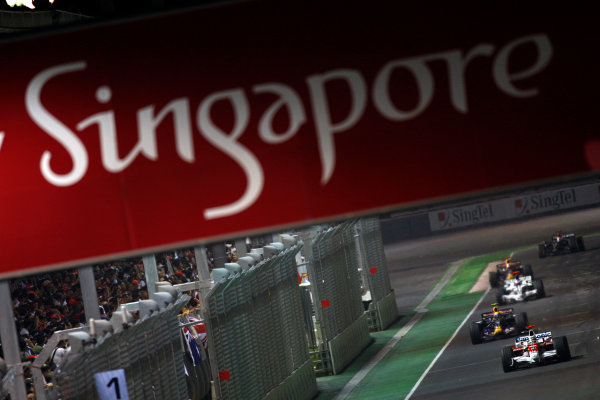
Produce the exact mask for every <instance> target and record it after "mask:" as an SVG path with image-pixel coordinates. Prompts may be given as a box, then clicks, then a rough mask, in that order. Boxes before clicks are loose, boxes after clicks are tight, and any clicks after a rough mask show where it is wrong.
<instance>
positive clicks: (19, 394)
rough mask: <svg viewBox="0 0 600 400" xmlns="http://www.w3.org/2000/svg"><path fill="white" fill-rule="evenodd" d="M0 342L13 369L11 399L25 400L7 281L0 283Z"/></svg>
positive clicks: (23, 379)
mask: <svg viewBox="0 0 600 400" xmlns="http://www.w3.org/2000/svg"><path fill="white" fill-rule="evenodd" d="M0 341H2V350H3V351H4V360H5V361H6V364H7V366H8V367H9V368H11V367H12V368H14V369H15V372H16V373H15V380H14V384H13V385H12V387H11V398H13V399H19V400H20V399H26V398H27V390H26V388H25V378H24V376H23V366H22V365H21V355H20V354H21V353H20V351H19V337H18V336H17V328H16V327H15V316H14V313H13V308H12V298H11V295H10V288H9V286H8V282H7V281H0Z"/></svg>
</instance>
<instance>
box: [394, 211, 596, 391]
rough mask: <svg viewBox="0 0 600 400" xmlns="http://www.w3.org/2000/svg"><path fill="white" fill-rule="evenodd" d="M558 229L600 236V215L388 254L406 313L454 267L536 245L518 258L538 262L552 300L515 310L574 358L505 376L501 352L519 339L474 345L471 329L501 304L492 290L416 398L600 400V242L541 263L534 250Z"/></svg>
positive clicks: (471, 234) (476, 233)
mask: <svg viewBox="0 0 600 400" xmlns="http://www.w3.org/2000/svg"><path fill="white" fill-rule="evenodd" d="M555 229H562V230H563V232H564V233H569V232H571V231H573V232H575V233H577V234H587V235H589V234H591V233H594V232H600V211H599V210H597V209H595V210H585V211H580V212H577V213H571V214H564V215H560V216H553V217H547V218H542V219H536V220H530V221H526V222H521V223H516V224H507V225H502V226H499V227H492V228H484V229H478V230H473V231H465V232H460V233H456V234H448V235H442V236H438V237H434V238H430V239H426V240H422V241H415V242H412V243H402V244H399V245H398V246H397V247H393V246H392V247H391V248H388V249H386V251H387V253H388V264H389V265H391V266H392V268H391V272H390V275H391V277H392V285H393V287H394V288H395V290H396V294H397V298H398V303H399V309H400V312H401V313H402V311H403V310H407V309H409V308H411V307H414V306H415V305H416V304H417V303H418V301H419V300H420V299H422V297H423V296H424V295H425V294H426V293H427V290H428V289H430V288H431V287H432V285H433V284H434V283H435V281H436V280H437V279H439V277H440V275H441V274H442V273H443V271H444V270H445V269H446V268H447V265H448V264H449V263H450V262H452V261H455V260H457V259H459V258H464V257H470V256H475V255H479V254H483V253H490V252H496V251H500V250H509V249H511V248H512V249H518V248H523V247H524V246H532V247H529V248H526V249H524V250H520V251H517V252H516V253H515V254H514V256H513V258H515V259H519V260H521V261H522V262H523V263H525V264H532V266H533V272H534V275H535V279H542V280H543V281H544V286H545V289H546V295H547V297H546V298H543V299H539V300H532V301H529V302H525V303H516V304H514V305H512V306H513V307H514V308H515V312H523V311H525V312H527V314H528V316H529V321H530V323H533V324H535V325H536V326H537V327H538V328H540V329H542V330H544V331H552V334H553V336H561V335H565V336H567V338H568V341H569V345H570V349H571V354H572V356H573V358H572V360H570V361H568V362H564V363H555V364H550V365H545V366H541V367H534V368H528V369H520V370H517V371H513V372H510V373H504V372H503V371H502V365H501V361H500V351H501V348H502V347H503V346H505V345H508V344H511V343H514V339H504V340H498V341H493V342H489V343H484V344H480V345H472V344H471V341H470V337H469V331H468V325H469V324H468V322H470V321H473V320H476V319H477V317H478V316H479V315H480V313H481V312H484V311H488V310H489V309H490V304H491V303H493V302H495V290H494V289H492V290H491V291H490V292H489V293H488V294H487V295H486V297H485V298H484V299H483V301H482V302H481V304H480V306H479V308H478V309H477V310H476V311H475V312H474V313H473V315H471V317H470V318H469V320H468V322H467V323H466V324H465V325H464V326H463V327H462V328H461V329H460V331H459V332H458V334H457V335H456V337H455V338H454V340H453V341H452V342H451V343H450V344H449V346H448V347H447V348H446V350H445V351H444V352H443V354H442V355H441V357H440V358H439V359H438V360H437V362H436V363H435V364H434V365H433V367H432V368H431V369H430V371H429V373H428V374H427V375H426V376H425V378H424V379H423V381H422V382H421V384H420V385H419V387H418V388H417V390H416V391H415V392H414V393H413V395H412V397H411V399H482V398H487V399H499V398H511V399H564V398H573V399H598V398H600V236H599V235H591V236H586V238H585V241H586V248H587V250H586V251H585V252H579V253H574V254H568V253H567V254H564V255H561V256H554V257H548V258H545V259H539V258H538V256H537V247H533V246H534V245H535V244H536V243H537V242H538V241H540V240H542V239H544V238H546V237H548V238H549V237H550V235H551V233H552V231H553V230H555ZM400 247H402V250H401V249H400ZM425 249H429V251H425ZM400 258H402V259H400ZM402 294H404V296H403V295H402Z"/></svg>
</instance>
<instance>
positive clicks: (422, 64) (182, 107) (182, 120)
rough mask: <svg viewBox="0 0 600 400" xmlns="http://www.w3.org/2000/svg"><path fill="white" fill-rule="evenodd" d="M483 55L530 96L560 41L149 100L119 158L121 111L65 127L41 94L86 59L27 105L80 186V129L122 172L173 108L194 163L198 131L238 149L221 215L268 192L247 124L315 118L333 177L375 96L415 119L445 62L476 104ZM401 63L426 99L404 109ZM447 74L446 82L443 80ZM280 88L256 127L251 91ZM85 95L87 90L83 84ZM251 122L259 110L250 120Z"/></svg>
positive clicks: (47, 73) (63, 71)
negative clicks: (228, 120)
mask: <svg viewBox="0 0 600 400" xmlns="http://www.w3.org/2000/svg"><path fill="white" fill-rule="evenodd" d="M518 48H522V49H526V50H527V51H528V52H529V53H530V55H533V57H531V60H533V61H532V62H531V64H530V65H528V66H527V67H525V68H522V69H521V70H518V71H514V70H509V67H508V65H509V61H510V59H511V56H512V55H513V53H514V52H515V51H516V50H517V49H518ZM477 57H488V58H490V59H491V66H492V68H491V77H492V79H493V81H494V83H495V84H496V86H497V88H498V89H499V90H500V91H501V92H503V93H505V94H506V95H508V96H511V97H516V98H528V97H532V96H536V95H537V94H538V89H537V88H525V89H524V88H522V87H517V85H515V83H517V82H519V81H521V80H523V79H526V78H530V77H532V76H534V75H536V74H538V73H539V72H541V71H542V70H543V69H544V68H545V67H546V66H547V65H548V63H549V62H550V60H551V58H552V45H551V43H550V40H549V38H548V37H547V35H545V34H534V35H529V36H523V37H519V38H517V39H514V40H512V41H510V42H508V43H506V44H504V45H503V46H502V47H500V48H499V49H497V48H496V46H495V45H493V44H489V43H483V44H479V45H476V46H474V47H473V48H471V49H470V50H468V51H466V53H465V52H463V51H462V50H460V49H454V50H449V51H443V52H439V53H432V54H426V55H421V56H416V57H410V58H404V59H397V60H392V61H389V62H387V63H386V64H384V65H383V66H382V67H381V68H380V69H379V71H378V72H377V74H376V75H375V76H374V79H373V81H372V82H367V81H366V79H365V76H364V75H363V73H361V71H360V70H357V69H350V68H348V69H334V70H330V71H326V72H324V73H319V74H314V75H309V76H307V77H306V78H305V84H306V86H307V89H308V93H309V96H308V99H302V98H301V96H300V95H299V94H298V93H299V92H298V90H297V89H296V88H294V87H291V86H289V85H287V84H285V83H281V82H264V83H259V84H256V85H254V86H252V88H251V90H245V89H243V88H233V89H228V90H223V91H218V92H214V93H211V94H209V95H207V96H206V97H205V98H204V99H203V100H202V101H201V102H200V103H199V104H191V102H190V100H189V99H188V98H187V97H180V98H175V99H171V100H170V101H168V102H167V103H166V105H164V106H162V107H161V108H160V109H159V106H156V105H154V104H146V105H144V104H141V105H140V107H139V108H138V109H137V111H136V113H135V115H134V116H132V117H133V118H135V119H136V121H137V136H138V140H137V143H136V144H135V145H134V147H133V148H132V149H131V150H129V152H128V153H127V154H126V155H125V156H124V157H121V156H120V154H121V152H120V151H119V148H118V140H117V138H118V134H119V133H118V132H119V127H118V126H117V123H116V120H115V111H114V110H111V109H99V110H98V112H97V113H94V114H92V115H88V116H82V119H81V120H80V122H79V123H77V125H76V126H74V127H71V126H67V125H66V124H65V123H63V122H62V121H61V119H60V116H57V115H53V114H51V113H50V112H49V111H48V110H47V109H46V108H45V107H44V105H43V104H42V102H41V98H42V95H43V92H44V89H45V87H46V84H47V83H48V82H49V81H51V80H53V79H68V77H69V75H71V74H85V71H86V68H87V62H86V61H77V62H71V63H66V64H61V65H56V66H53V67H51V68H48V69H45V70H43V71H41V72H40V73H39V74H37V75H36V76H35V77H34V78H33V79H32V80H31V82H30V83H29V85H28V87H27V90H26V96H25V100H26V108H27V113H28V115H29V117H30V118H31V119H32V120H33V121H34V122H35V124H37V126H39V128H40V129H41V130H42V131H44V132H45V133H46V134H48V135H49V136H51V137H52V138H53V139H54V140H56V141H57V142H58V143H59V144H60V145H61V147H62V148H63V149H64V151H65V152H67V153H68V155H69V156H70V159H71V161H72V168H71V170H70V171H68V172H66V173H59V172H56V171H55V170H54V169H53V168H52V157H53V154H52V152H51V151H49V150H46V151H44V153H43V154H42V156H41V159H40V171H41V173H42V175H43V177H44V178H45V179H46V180H47V181H48V182H49V183H50V184H52V185H56V186H61V187H63V186H70V185H75V184H76V183H77V182H79V181H80V180H81V179H83V178H84V176H85V174H86V171H87V169H88V163H89V158H88V152H87V149H86V147H85V145H84V144H83V143H82V141H81V140H80V138H79V137H78V132H82V131H84V130H87V129H92V128H94V129H96V130H97V131H98V133H99V136H100V144H101V162H102V165H103V167H104V169H105V170H106V171H108V172H112V173H117V172H120V171H123V170H124V169H126V168H127V167H128V166H129V165H130V164H131V163H132V162H133V161H134V160H135V159H136V158H137V157H138V156H142V157H146V158H148V159H150V160H154V161H156V160H158V159H159V151H158V147H157V141H156V130H157V127H158V126H159V125H161V124H162V123H163V121H164V120H165V118H166V117H167V116H168V115H171V116H172V117H173V118H172V120H173V134H174V141H175V148H176V151H177V154H178V156H179V157H180V158H181V160H183V161H185V162H187V163H194V162H195V158H196V155H195V149H194V140H193V137H194V135H195V134H200V135H201V136H202V137H203V138H204V139H205V140H206V141H207V142H208V143H209V144H210V145H212V146H214V147H215V148H216V149H218V150H219V151H221V152H223V153H224V154H226V155H227V156H228V157H230V158H231V159H232V160H233V161H234V162H235V163H237V164H238V165H239V166H240V167H241V169H242V170H243V171H244V174H245V177H246V188H245V191H244V193H243V195H242V196H241V197H240V198H239V199H237V200H235V201H233V202H232V203H230V204H226V205H222V206H219V207H214V208H208V209H206V210H204V217H205V218H206V219H213V218H221V217H226V216H230V215H234V214H237V213H239V212H241V211H243V210H245V209H247V208H248V207H250V206H251V205H252V204H253V203H254V202H255V201H256V200H257V198H258V197H259V196H260V194H261V193H262V189H263V186H264V172H263V167H262V164H261V161H260V160H259V159H258V158H257V157H256V156H255V154H254V153H253V152H252V151H251V149H249V148H247V147H246V146H244V145H243V144H242V143H240V142H239V139H240V137H241V136H242V135H244V133H245V132H247V131H248V130H252V131H255V132H258V135H259V137H260V138H261V140H262V141H264V142H265V143H268V144H280V143H284V142H286V141H288V140H290V139H291V138H292V137H294V135H296V134H297V133H298V131H299V130H300V128H301V127H302V126H303V125H305V124H312V125H313V128H314V131H315V132H316V141H317V144H318V146H317V147H318V152H319V158H320V162H321V180H320V183H321V185H326V184H327V183H328V182H329V180H330V179H331V177H332V175H333V173H334V171H335V166H336V146H335V139H336V135H337V134H340V133H343V132H344V131H347V130H349V129H351V128H352V127H353V126H355V125H356V124H358V123H359V122H360V120H361V118H362V117H363V115H364V113H365V109H366V107H367V104H368V103H369V102H372V104H373V108H374V109H375V110H376V111H377V113H378V115H379V116H380V117H381V118H384V119H387V120H391V121H396V122H402V121H407V120H410V119H413V118H416V117H417V116H419V115H420V114H422V113H423V112H424V111H425V110H426V109H427V107H428V106H429V104H430V103H431V101H432V99H433V97H434V94H435V83H436V80H435V79H434V77H433V74H432V72H431V69H430V67H429V63H432V62H436V63H439V62H442V63H444V64H445V66H446V70H447V73H448V79H447V82H448V83H449V93H450V99H449V100H450V104H451V106H452V107H453V108H454V109H455V110H456V111H457V112H459V113H463V114H466V113H468V111H469V108H468V101H467V98H468V96H467V91H466V80H467V76H466V75H467V74H466V71H467V67H468V65H469V63H470V62H471V61H472V60H473V59H475V58H477ZM398 70H404V71H407V72H409V73H410V75H411V76H412V79H414V82H415V83H416V86H417V88H418V99H417V101H416V104H415V105H414V107H412V109H400V108H399V107H398V106H397V105H396V104H394V102H393V101H392V97H393V96H392V93H396V92H398V91H401V90H402V87H392V86H391V85H390V82H391V78H392V75H393V74H394V72H396V71H398ZM334 81H338V82H341V83H343V84H344V86H345V87H346V88H347V96H349V99H350V104H351V106H350V109H349V110H348V112H347V114H346V115H345V116H343V118H342V119H341V120H337V121H333V119H332V117H331V114H330V112H329V110H330V104H331V102H335V97H334V96H331V95H328V84H330V83H332V82H334ZM443 81H446V80H445V79H444V80H443ZM265 93H267V94H271V95H275V96H276V100H275V101H274V102H273V103H272V104H271V105H270V106H269V107H268V108H267V109H266V111H264V112H263V114H262V115H260V118H258V119H257V121H258V124H257V126H252V127H250V126H249V124H250V121H251V118H250V116H251V113H252V112H253V110H252V99H253V96H258V95H261V94H265ZM79 95H84V96H85V95H86V94H85V93H83V94H79ZM88 95H89V96H92V95H95V99H96V100H97V102H98V103H99V105H100V106H102V105H106V104H108V103H109V102H110V101H111V99H112V98H113V97H114V96H116V94H114V93H113V88H111V87H108V86H99V87H98V88H97V89H96V92H95V94H92V93H89V94H88ZM219 102H227V103H229V105H230V106H231V109H232V110H233V127H232V128H231V129H230V130H228V131H225V130H224V129H223V128H222V127H220V126H218V125H217V124H216V123H215V121H213V119H212V118H211V110H212V108H213V107H214V106H215V104H217V103H219ZM281 112H285V113H287V116H288V121H289V122H288V126H287V130H286V131H285V132H276V130H275V129H274V127H273V121H274V119H275V115H276V114H278V113H281ZM252 120H253V121H254V120H255V119H252Z"/></svg>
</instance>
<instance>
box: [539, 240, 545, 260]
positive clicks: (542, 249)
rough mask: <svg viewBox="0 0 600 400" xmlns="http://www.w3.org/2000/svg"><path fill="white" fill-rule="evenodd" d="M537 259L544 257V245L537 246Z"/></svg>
mask: <svg viewBox="0 0 600 400" xmlns="http://www.w3.org/2000/svg"><path fill="white" fill-rule="evenodd" d="M538 257H539V258H544V257H546V245H544V244H543V243H540V244H538Z"/></svg>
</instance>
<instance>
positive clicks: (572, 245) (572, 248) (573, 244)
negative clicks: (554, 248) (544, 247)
mask: <svg viewBox="0 0 600 400" xmlns="http://www.w3.org/2000/svg"><path fill="white" fill-rule="evenodd" d="M569 251H570V252H571V253H576V252H577V238H576V237H575V236H571V237H570V238H569Z"/></svg>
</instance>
